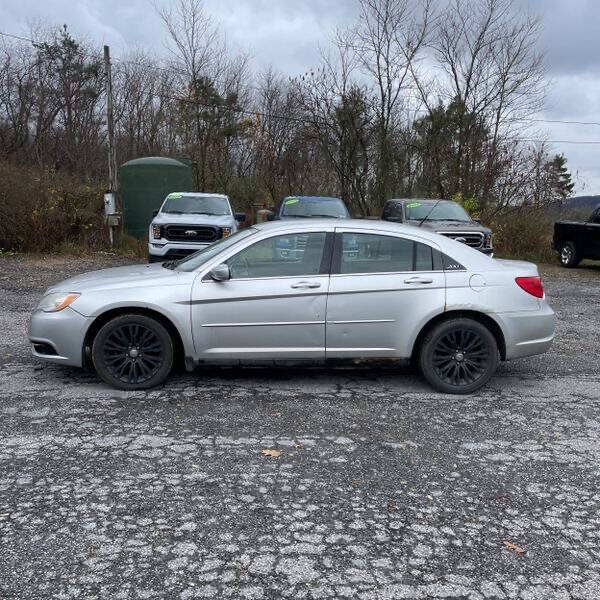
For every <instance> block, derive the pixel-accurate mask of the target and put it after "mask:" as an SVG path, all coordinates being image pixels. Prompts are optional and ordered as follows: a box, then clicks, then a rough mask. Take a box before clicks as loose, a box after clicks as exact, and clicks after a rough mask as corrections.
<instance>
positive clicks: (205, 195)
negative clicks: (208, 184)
mask: <svg viewBox="0 0 600 600" xmlns="http://www.w3.org/2000/svg"><path fill="white" fill-rule="evenodd" d="M171 194H185V195H186V196H196V197H198V198H227V199H229V196H226V195H225V194H211V193H208V192H169V194H168V195H171Z"/></svg>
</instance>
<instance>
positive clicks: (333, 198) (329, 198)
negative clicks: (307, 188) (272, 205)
mask: <svg viewBox="0 0 600 600" xmlns="http://www.w3.org/2000/svg"><path fill="white" fill-rule="evenodd" d="M289 198H298V199H299V200H311V201H313V202H314V201H316V202H318V201H320V200H323V201H327V200H339V201H340V202H341V200H342V199H341V198H337V197H335V196H286V197H285V198H284V200H288V199H289Z"/></svg>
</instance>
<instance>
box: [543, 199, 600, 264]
mask: <svg viewBox="0 0 600 600" xmlns="http://www.w3.org/2000/svg"><path fill="white" fill-rule="evenodd" d="M552 248H554V250H556V251H557V252H558V253H559V255H560V262H561V263H562V265H563V267H569V268H573V267H576V266H577V265H578V264H579V263H580V262H581V261H582V260H583V259H584V258H590V259H592V260H600V205H599V206H597V207H596V209H595V210H594V212H593V213H592V216H591V217H590V218H589V219H588V221H587V222H586V223H578V222H576V221H557V222H556V223H555V224H554V238H553V240H552Z"/></svg>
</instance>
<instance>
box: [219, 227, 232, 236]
mask: <svg viewBox="0 0 600 600" xmlns="http://www.w3.org/2000/svg"><path fill="white" fill-rule="evenodd" d="M221 229H222V230H223V237H224V238H226V237H229V236H230V235H231V227H221Z"/></svg>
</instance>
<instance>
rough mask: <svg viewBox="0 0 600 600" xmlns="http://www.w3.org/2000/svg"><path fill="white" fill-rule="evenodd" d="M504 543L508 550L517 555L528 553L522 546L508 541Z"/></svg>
mask: <svg viewBox="0 0 600 600" xmlns="http://www.w3.org/2000/svg"><path fill="white" fill-rule="evenodd" d="M502 543H503V544H504V546H505V547H506V548H507V549H508V550H510V551H511V552H514V553H515V554H525V552H527V550H525V548H521V546H517V545H516V544H513V543H512V542H509V541H507V540H504V541H503V542H502Z"/></svg>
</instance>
